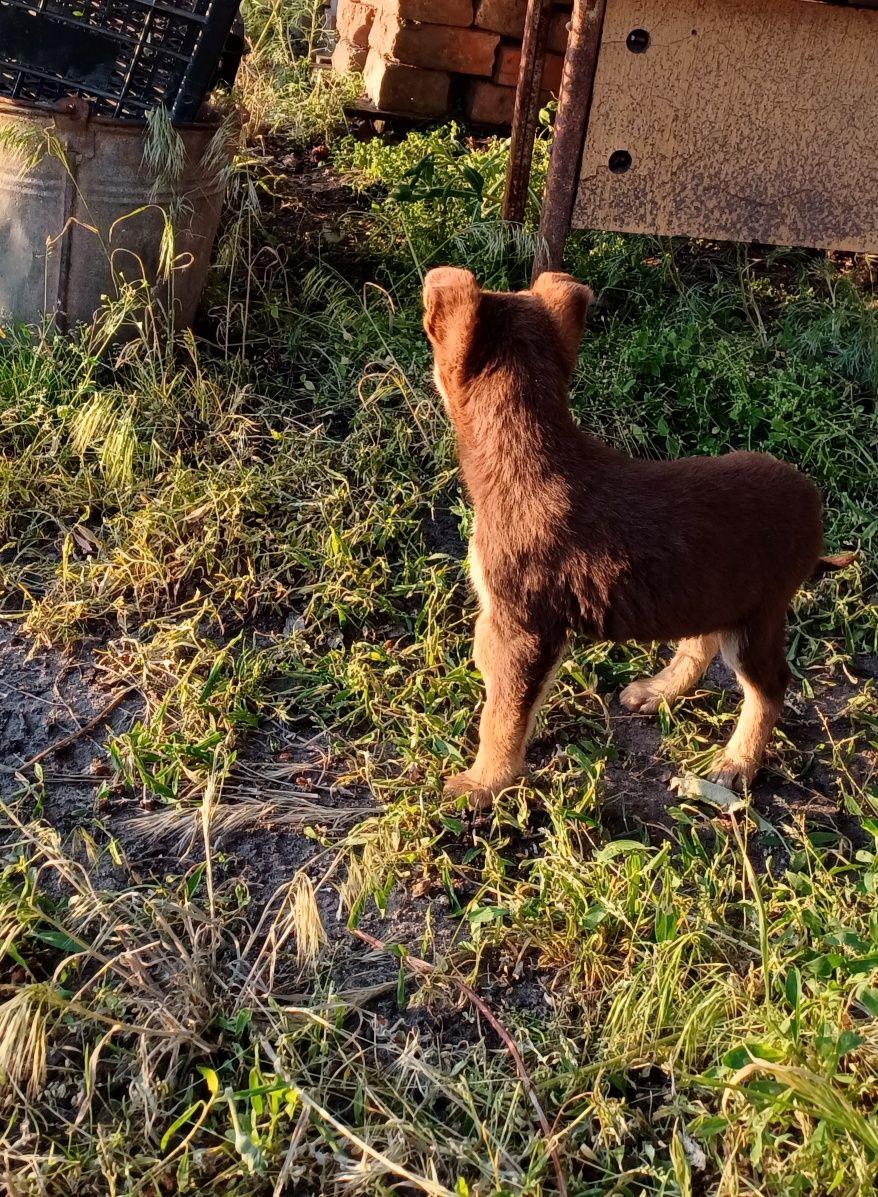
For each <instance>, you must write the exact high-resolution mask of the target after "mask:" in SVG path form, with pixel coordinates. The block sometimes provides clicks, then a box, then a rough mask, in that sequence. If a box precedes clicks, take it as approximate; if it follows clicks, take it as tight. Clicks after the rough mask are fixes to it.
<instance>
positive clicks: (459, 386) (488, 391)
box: [424, 268, 849, 805]
mask: <svg viewBox="0 0 878 1197" xmlns="http://www.w3.org/2000/svg"><path fill="white" fill-rule="evenodd" d="M591 301H592V293H591V291H590V290H589V288H588V287H585V286H583V285H581V284H580V283H577V282H576V281H575V280H574V279H572V278H571V277H570V276H569V275H564V274H544V275H542V276H541V277H540V278H539V279H538V280H537V282H536V283H535V284H534V287H533V289H532V290H531V291H524V292H521V293H518V294H500V293H490V292H485V291H481V290H480V288H479V286H478V284H477V283H476V280H475V278H474V277H473V275H472V274H470V273H469V272H468V271H465V270H457V269H452V268H442V269H438V270H431V271H430V273H429V274H428V275H427V278H426V280H425V283H424V312H425V316H424V327H425V329H426V331H427V335H428V337H429V339H430V342H431V344H432V347H433V352H434V359H435V378H436V384H437V387H438V389H439V391H440V393H441V394H442V397H443V399H444V401H445V404H446V407H447V409H448V413H449V415H450V417H451V419H452V421H453V423H454V427H455V430H456V432H457V441H458V450H459V457H460V467H461V472H462V475H463V480H464V483H465V486H466V489H467V491H468V492H469V496H470V498H471V500H472V502H473V505H474V508H475V532H474V536H473V544H472V565H473V570H472V573H473V580H474V582H475V585H476V589H477V590H478V591H479V598H480V601H481V608H482V609H481V613H480V615H479V618H478V621H477V623H476V633H475V652H474V655H475V661H476V665H477V666H478V668H479V669H480V670H481V672H482V674H483V676H484V679H485V687H486V701H485V706H484V709H483V712H482V717H481V724H480V729H479V750H478V756H477V758H476V761H475V763H474V765H473V766H472V767H471V768H470V769H469V770H467V771H466V772H465V773H463V774H460V775H459V776H458V777H455V778H452V779H451V780H450V781H449V782H448V784H447V786H446V790H447V792H449V793H452V794H459V793H470V794H471V795H472V799H473V802H474V803H475V804H477V805H485V804H487V803H490V801H491V800H492V799H493V797H494V795H496V794H497V793H498V792H499V791H500V790H502V789H504V788H505V787H507V786H508V785H510V784H511V783H513V782H514V781H515V780H516V779H517V778H518V777H520V776H521V774H522V773H523V771H524V754H525V746H526V743H527V739H528V736H529V735H530V732H531V730H532V727H533V722H534V719H535V717H536V713H537V709H538V707H539V704H540V702H541V700H542V698H543V696H544V694H545V692H546V690H547V688H548V686H549V685H550V684H551V679H552V677H553V675H554V670H555V667H556V665H557V663H558V661H559V658H560V656H561V654H562V652H563V650H564V646H565V643H566V640H567V636H568V633H569V632H570V631H580V632H584V633H585V634H586V635H588V636H591V637H593V638H595V639H597V640H644V641H652V640H679V642H680V643H679V647H678V650H677V655H676V656H675V657H674V659H673V661H672V662H671V664H670V665H669V666H668V667H667V668H666V669H664V670H662V671H661V673H659V674H657V675H656V677H654V678H649V679H644V680H643V681H640V682H635V683H633V684H632V685H631V686H628V687H627V688H626V689H625V690H624V691H623V693H622V696H621V698H622V702H623V704H624V705H625V706H626V707H628V708H629V709H631V710H636V711H641V712H647V713H651V712H655V711H656V710H658V707H659V705H660V703H661V702H662V701H663V700H664V701H667V702H671V701H673V699H674V698H676V697H677V696H678V695H679V694H682V693H684V692H686V691H687V690H689V689H691V688H692V687H693V686H695V685H696V684H697V683H698V681H699V680H700V678H701V676H702V674H703V673H704V670H705V669H706V668H707V666H708V664H709V663H710V661H711V660H712V658H713V656H714V655H715V653H716V651H717V649H718V648H720V649H721V650H722V652H723V655H724V657H725V659H726V660H727V661H728V663H729V664H730V665H731V666H732V667H733V668H734V670H735V672H736V674H737V675H738V678H739V680H740V682H741V685H742V688H743V691H744V706H743V710H742V714H741V718H740V720H739V723H738V726H737V728H736V730H735V733H734V735H733V736H732V739H731V741H730V743H729V744H728V746H727V748H726V751H725V753H724V755H723V757H722V760H721V761H720V764H719V766H718V768H717V770H716V773H715V775H714V776H715V777H716V778H717V779H718V780H720V781H721V782H723V783H725V784H728V785H733V784H739V783H741V782H747V781H749V780H750V779H751V778H752V777H753V775H754V773H755V772H756V770H757V769H758V767H759V764H760V761H761V759H762V754H763V751H764V748H765V745H766V744H767V742H768V739H769V737H770V735H771V732H772V729H773V727H774V725H775V722H776V721H777V718H778V715H779V713H780V710H781V707H782V705H783V697H784V692H785V690H786V686H787V682H788V680H789V669H788V667H787V662H786V657H785V652H784V634H785V627H786V614H787V608H788V606H789V602H790V599H791V598H792V596H793V594H794V593H795V591H796V589H797V588H798V586H799V585H800V584H801V582H803V581H804V580H805V579H807V578H809V577H811V576H812V575H813V574H815V572H820V571H822V570H825V569H831V568H839V567H840V566H841V565H843V564H848V563H849V558H843V559H842V558H839V559H828V558H822V557H821V553H822V551H823V531H822V512H821V502H820V495H819V493H818V491H817V488H816V487H815V486H814V484H813V483H812V482H811V481H810V480H809V479H808V478H806V477H805V476H804V475H803V474H800V473H799V472H798V471H797V470H796V469H795V468H794V467H793V466H790V465H786V464H785V463H783V462H781V461H778V460H777V459H776V458H774V457H771V456H769V455H768V454H765V453H729V454H727V455H726V456H724V457H716V458H711V457H694V458H688V459H685V460H682V461H672V462H658V461H645V460H637V459H632V458H630V457H626V456H625V455H623V454H621V453H618V452H616V451H615V450H614V449H611V448H609V447H608V446H607V445H604V444H602V443H601V442H600V441H598V440H596V439H595V438H594V437H593V436H590V435H589V434H588V433H586V432H583V431H582V430H581V429H580V428H578V427H577V425H576V424H575V422H574V420H573V417H572V415H571V412H570V407H569V403H568V390H569V385H570V379H571V375H572V373H573V368H574V365H575V363H576V358H577V354H578V350H579V342H580V339H581V336H582V330H583V327H584V324H585V319H586V315H587V313H588V309H589V306H590V304H591Z"/></svg>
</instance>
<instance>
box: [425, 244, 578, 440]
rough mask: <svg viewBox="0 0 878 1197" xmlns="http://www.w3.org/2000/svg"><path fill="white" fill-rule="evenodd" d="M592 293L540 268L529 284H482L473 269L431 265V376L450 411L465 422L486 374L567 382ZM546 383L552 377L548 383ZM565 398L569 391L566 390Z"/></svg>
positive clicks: (497, 382)
mask: <svg viewBox="0 0 878 1197" xmlns="http://www.w3.org/2000/svg"><path fill="white" fill-rule="evenodd" d="M593 298H594V296H593V295H592V292H591V290H590V288H588V287H586V286H584V285H583V284H582V283H578V282H576V280H575V279H574V278H572V277H571V276H570V275H569V274H542V275H540V277H539V278H538V280H537V281H536V283H535V284H534V286H533V289H532V290H530V291H520V292H518V293H515V294H513V293H507V292H492V291H482V290H481V288H480V287H479V285H478V283H477V282H476V279H475V276H474V275H473V274H472V273H471V272H470V271H469V270H459V269H457V268H455V267H451V266H443V267H439V268H438V269H436V270H431V271H430V272H429V273H428V274H427V276H426V278H425V279H424V293H423V300H424V329H425V331H426V333H427V336H428V338H429V340H430V344H431V345H432V347H433V358H434V369H433V378H434V380H435V383H436V388H437V390H438V391H439V394H440V395H441V396H442V399H443V401H444V403H445V407H446V409H447V411H448V414H449V415H450V416H451V418H452V420H454V422H455V423H456V424H460V422H461V420H462V418H463V417H464V414H465V409H466V405H467V401H468V399H469V397H470V396H471V395H472V394H473V392H474V390H475V389H476V388H477V387H478V385H479V383H481V382H483V381H490V382H491V383H492V384H493V385H492V388H491V392H492V393H493V394H498V393H500V392H501V391H502V388H503V384H504V383H510V382H515V383H517V385H519V386H521V385H524V386H528V384H529V383H533V384H534V385H536V384H537V381H538V380H539V381H540V383H542V384H543V390H545V391H548V392H551V391H552V389H553V387H552V384H553V383H556V384H557V386H556V387H555V389H563V388H566V386H567V385H568V384H569V382H570V376H571V374H572V373H573V368H574V366H575V364H576V358H577V355H578V353H579V342H580V340H581V338H582V331H583V328H584V326H585V320H586V316H587V315H588V309H589V307H590V306H591V303H592V300H593ZM547 384H548V385H547ZM561 398H562V400H563V401H564V402H566V394H564V395H562V396H561Z"/></svg>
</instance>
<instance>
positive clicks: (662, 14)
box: [573, 0, 878, 253]
mask: <svg viewBox="0 0 878 1197" xmlns="http://www.w3.org/2000/svg"><path fill="white" fill-rule="evenodd" d="M876 79H878V8H875V7H874V6H870V7H853V6H844V7H841V6H837V5H831V4H826V3H820V2H814V0H772V2H771V3H770V4H766V3H765V2H764V0H607V5H606V13H605V16H604V23H603V35H602V40H601V45H600V51H599V56H598V62H597V69H596V73H595V79H594V89H593V94H592V103H591V109H590V116H589V122H588V128H587V131H586V138H585V146H584V151H583V156H582V162H581V167H580V179H579V184H578V188H577V196H576V201H575V205H574V213H573V227H575V228H601V229H612V230H618V231H621V232H641V233H651V234H660V235H667V236H690V237H705V238H711V239H722V240H737V241H760V242H766V243H771V244H780V245H807V246H814V247H817V248H825V249H846V250H852V251H856V252H867V253H875V252H878V202H876V201H878V155H876V153H875V147H874V142H875V130H876V129H878V87H876V82H875V81H876ZM623 155H627V157H624V156H623ZM632 163H636V169H634V170H632V169H630V167H631V165H632Z"/></svg>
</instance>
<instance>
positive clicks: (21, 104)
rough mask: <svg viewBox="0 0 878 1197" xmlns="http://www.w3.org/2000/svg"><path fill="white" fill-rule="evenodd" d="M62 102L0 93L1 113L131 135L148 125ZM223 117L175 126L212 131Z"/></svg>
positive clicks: (216, 116) (216, 115)
mask: <svg viewBox="0 0 878 1197" xmlns="http://www.w3.org/2000/svg"><path fill="white" fill-rule="evenodd" d="M71 99H75V97H71ZM62 105H63V101H59V102H58V103H57V104H35V103H33V102H32V101H31V100H13V99H11V98H10V97H9V96H0V117H4V116H7V117H12V116H18V117H28V116H30V117H51V118H53V119H55V120H58V119H59V118H60V119H61V120H69V121H76V123H82V124H83V125H88V126H91V127H94V126H97V128H99V129H107V130H112V131H113V132H115V133H120V134H129V135H132V136H136V135H140V136H143V133H144V131H145V130H146V127H147V126H146V122H145V121H134V120H126V119H124V118H122V117H118V116H96V115H94V114H92V113H91V112H89V113H88V114H87V115H86V116H84V117H78V116H77V113H76V111H75V109H71V110H65V108H64V107H63V106H62ZM223 119H224V118H223V116H222V115H221V114H220V113H211V116H210V118H209V119H207V120H201V121H180V122H179V123H178V122H175V123H174V128H175V129H177V130H178V131H180V132H206V131H215V130H216V129H218V128H219V127H220V125H221V124H222V123H223Z"/></svg>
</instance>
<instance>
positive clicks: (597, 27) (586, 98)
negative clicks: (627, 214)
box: [532, 0, 607, 279]
mask: <svg viewBox="0 0 878 1197" xmlns="http://www.w3.org/2000/svg"><path fill="white" fill-rule="evenodd" d="M606 11H607V0H574V4H573V17H572V20H571V22H570V40H569V41H568V43H567V57H566V58H565V59H564V74H563V76H562V78H561V95H560V98H559V101H558V115H557V116H556V118H555V136H554V138H553V140H552V155H551V158H550V160H549V177H548V179H547V181H546V195H545V199H544V201H543V213H542V218H541V220H540V247H539V249H538V250H537V256H536V259H535V261H534V268H533V275H532V279H536V278H537V277H538V275H540V274H542V273H543V271H545V270H559V269H560V267H561V263H562V262H563V260H564V242H565V241H566V239H567V234H568V233H569V232H570V221H571V220H572V219H573V205H574V203H575V201H576V189H577V186H578V184H579V172H580V169H581V166H582V151H583V149H584V147H585V136H586V133H587V131H588V118H589V116H590V114H591V100H592V92H593V90H594V77H595V72H596V71H597V66H598V58H599V57H600V49H601V36H602V34H603V29H604V14H605V13H606Z"/></svg>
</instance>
